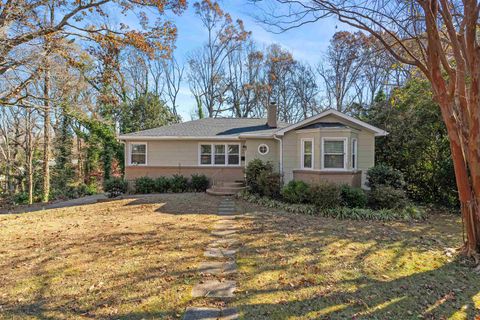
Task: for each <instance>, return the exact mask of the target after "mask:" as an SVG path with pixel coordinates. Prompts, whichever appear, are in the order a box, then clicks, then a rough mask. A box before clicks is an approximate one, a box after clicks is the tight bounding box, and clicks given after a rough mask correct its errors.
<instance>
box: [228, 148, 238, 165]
mask: <svg viewBox="0 0 480 320" xmlns="http://www.w3.org/2000/svg"><path fill="white" fill-rule="evenodd" d="M227 150H228V153H227V154H228V164H229V165H239V164H240V145H238V144H229V145H228V148H227Z"/></svg>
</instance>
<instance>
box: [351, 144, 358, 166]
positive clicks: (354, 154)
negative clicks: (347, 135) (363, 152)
mask: <svg viewBox="0 0 480 320" xmlns="http://www.w3.org/2000/svg"><path fill="white" fill-rule="evenodd" d="M352 169H357V139H352Z"/></svg>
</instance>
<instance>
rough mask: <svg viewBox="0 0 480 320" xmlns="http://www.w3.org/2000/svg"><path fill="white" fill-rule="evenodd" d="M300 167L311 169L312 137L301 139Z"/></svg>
mask: <svg viewBox="0 0 480 320" xmlns="http://www.w3.org/2000/svg"><path fill="white" fill-rule="evenodd" d="M302 169H313V139H302Z"/></svg>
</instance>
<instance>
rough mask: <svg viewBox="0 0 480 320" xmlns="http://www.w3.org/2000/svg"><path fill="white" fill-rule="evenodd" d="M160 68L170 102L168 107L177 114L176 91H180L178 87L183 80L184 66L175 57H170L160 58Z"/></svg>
mask: <svg viewBox="0 0 480 320" xmlns="http://www.w3.org/2000/svg"><path fill="white" fill-rule="evenodd" d="M161 63H162V70H163V74H164V76H165V77H164V80H165V87H166V96H167V98H168V101H169V103H170V108H171V110H172V112H173V114H174V115H175V116H178V111H177V107H178V105H177V98H178V93H179V92H180V87H181V84H182V80H183V72H184V70H185V66H183V65H180V64H179V63H178V61H177V59H175V57H172V58H170V59H167V60H162V61H161Z"/></svg>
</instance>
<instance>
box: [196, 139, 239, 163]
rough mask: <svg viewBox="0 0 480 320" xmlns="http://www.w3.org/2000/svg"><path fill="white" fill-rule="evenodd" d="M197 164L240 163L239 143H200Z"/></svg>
mask: <svg viewBox="0 0 480 320" xmlns="http://www.w3.org/2000/svg"><path fill="white" fill-rule="evenodd" d="M199 164H200V165H203V166H208V165H214V166H226V165H240V145H239V144H223V143H211V144H200V148H199Z"/></svg>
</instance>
